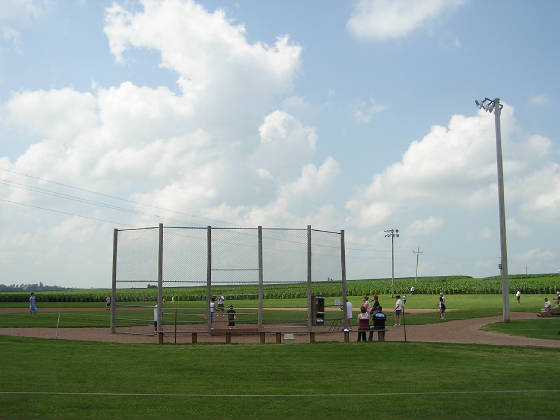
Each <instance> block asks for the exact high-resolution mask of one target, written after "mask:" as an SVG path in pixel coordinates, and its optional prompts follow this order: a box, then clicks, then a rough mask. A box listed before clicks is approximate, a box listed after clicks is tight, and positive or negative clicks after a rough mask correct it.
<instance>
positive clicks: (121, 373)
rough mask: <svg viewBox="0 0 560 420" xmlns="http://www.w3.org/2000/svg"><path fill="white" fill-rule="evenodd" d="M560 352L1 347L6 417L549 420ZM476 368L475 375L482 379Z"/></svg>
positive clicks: (396, 347) (378, 346) (386, 346)
mask: <svg viewBox="0 0 560 420" xmlns="http://www.w3.org/2000/svg"><path fill="white" fill-rule="evenodd" d="M558 357H559V356H558V351H557V350H553V349H544V348H530V347H528V348H523V351H519V349H518V348H515V347H497V346H483V345H453V344H423V343H407V344H404V343H402V344H400V343H375V344H360V343H350V344H345V343H322V344H313V345H309V344H305V345H163V346H158V345H149V344H148V345H133V344H126V345H125V344H108V343H93V342H71V341H63V340H58V341H57V340H41V339H26V338H16V337H0V358H1V359H2V360H4V361H9V363H3V366H2V378H3V379H2V381H0V406H1V407H2V418H7V419H14V420H15V419H26V420H30V419H39V420H41V419H45V418H51V419H54V418H56V419H76V418H87V419H92V420H95V419H103V420H106V419H109V420H112V419H115V420H117V419H127V418H129V419H185V418H188V419H209V418H211V419H216V420H219V419H232V418H236V419H260V420H268V419H297V420H299V419H336V420H339V419H412V418H413V419H418V420H421V419H461V420H470V419H500V420H508V419H512V420H513V419H537V420H538V419H550V418H554V401H556V400H557V399H558V396H559V394H560V387H558V386H557V384H556V382H555V381H553V380H548V381H543V378H552V377H553V373H554V372H556V371H557V366H558V361H559V359H558ZM473 367H476V368H474V369H473Z"/></svg>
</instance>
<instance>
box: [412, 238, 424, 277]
mask: <svg viewBox="0 0 560 420" xmlns="http://www.w3.org/2000/svg"><path fill="white" fill-rule="evenodd" d="M412 252H413V253H414V254H416V277H414V284H415V285H416V281H417V280H418V257H419V256H420V254H423V253H424V251H420V247H418V251H412Z"/></svg>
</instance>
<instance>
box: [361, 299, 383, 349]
mask: <svg viewBox="0 0 560 420" xmlns="http://www.w3.org/2000/svg"><path fill="white" fill-rule="evenodd" d="M370 320H371V326H370ZM386 320H387V317H386V316H385V314H384V313H383V308H382V307H381V305H380V304H379V297H378V296H377V295H374V296H373V303H370V301H369V296H364V303H363V304H362V306H361V307H360V314H358V342H360V341H364V342H365V341H366V333H367V332H368V331H369V337H368V338H367V341H373V334H374V332H375V331H377V334H378V338H379V341H385V321H386Z"/></svg>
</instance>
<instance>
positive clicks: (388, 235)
mask: <svg viewBox="0 0 560 420" xmlns="http://www.w3.org/2000/svg"><path fill="white" fill-rule="evenodd" d="M385 237H386V238H391V297H395V237H397V238H398V237H399V230H398V229H387V230H386V231H385Z"/></svg>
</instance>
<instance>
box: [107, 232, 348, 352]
mask: <svg viewBox="0 0 560 420" xmlns="http://www.w3.org/2000/svg"><path fill="white" fill-rule="evenodd" d="M113 247H114V249H113V290H112V304H111V329H112V331H113V332H119V333H129V334H159V335H160V336H161V337H162V336H163V334H170V333H172V334H175V335H177V334H183V333H193V332H205V333H210V334H220V333H223V332H224V331H230V332H234V333H238V334H243V333H247V334H250V333H257V332H261V333H262V332H276V333H278V332H283V331H291V332H298V331H301V332H306V333H309V332H313V333H315V332H319V333H320V332H333V331H340V330H342V328H344V326H345V320H346V317H345V308H346V305H345V302H346V278H345V263H344V258H345V257H344V232H343V231H341V232H329V231H322V230H316V229H312V228H311V227H310V226H308V227H307V229H282V228H262V227H257V228H216V227H167V226H165V227H164V226H163V225H160V226H159V227H152V228H143V229H122V230H115V231H114V243H113ZM160 342H161V341H160Z"/></svg>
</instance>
